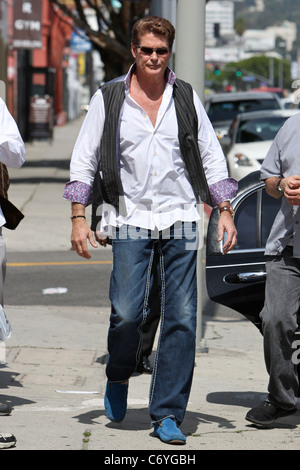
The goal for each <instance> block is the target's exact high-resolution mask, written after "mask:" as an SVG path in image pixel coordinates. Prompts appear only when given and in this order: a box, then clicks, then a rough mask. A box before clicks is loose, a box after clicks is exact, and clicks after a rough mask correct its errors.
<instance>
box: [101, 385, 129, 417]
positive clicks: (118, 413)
mask: <svg viewBox="0 0 300 470" xmlns="http://www.w3.org/2000/svg"><path fill="white" fill-rule="evenodd" d="M127 393H128V384H122V383H111V382H109V381H107V384H106V390H105V396H104V407H105V411H106V416H107V417H108V419H110V420H111V421H113V422H115V423H120V422H121V421H123V419H124V418H125V415H126V410H127Z"/></svg>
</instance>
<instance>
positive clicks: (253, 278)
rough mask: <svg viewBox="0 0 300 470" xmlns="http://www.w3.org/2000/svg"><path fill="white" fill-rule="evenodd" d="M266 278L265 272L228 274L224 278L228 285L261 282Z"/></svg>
mask: <svg viewBox="0 0 300 470" xmlns="http://www.w3.org/2000/svg"><path fill="white" fill-rule="evenodd" d="M266 278H267V274H266V272H265V271H259V272H258V271H256V272H255V271H254V272H248V273H230V274H227V275H226V276H225V277H224V281H225V282H227V283H228V284H251V283H252V282H262V281H265V280H266Z"/></svg>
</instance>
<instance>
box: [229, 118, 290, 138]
mask: <svg viewBox="0 0 300 470" xmlns="http://www.w3.org/2000/svg"><path fill="white" fill-rule="evenodd" d="M286 119H287V117H284V116H276V117H271V118H264V119H261V118H260V119H251V120H247V119H245V120H243V121H241V122H240V125H239V129H238V132H237V137H236V142H237V143H238V144H243V143H248V142H261V141H264V140H273V139H274V138H275V136H276V134H277V132H278V131H279V129H280V128H281V126H282V125H283V123H284V122H285V121H286Z"/></svg>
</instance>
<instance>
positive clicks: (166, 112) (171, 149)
mask: <svg viewBox="0 0 300 470" xmlns="http://www.w3.org/2000/svg"><path fill="white" fill-rule="evenodd" d="M174 80H175V75H174V74H173V72H171V71H169V80H168V82H167V84H166V87H165V90H164V93H163V98H162V103H161V105H160V108H159V111H158V114H157V119H156V123H155V126H153V125H152V123H151V121H150V119H149V117H148V115H147V113H146V112H145V111H144V109H143V108H142V107H141V106H140V105H139V104H138V103H137V102H136V101H135V100H134V99H133V98H132V97H131V95H130V88H129V83H130V72H129V73H128V75H127V76H126V78H125V100H124V104H123V108H122V111H121V115H120V123H119V155H120V177H121V181H122V186H123V189H124V203H125V207H126V215H125V216H124V215H121V214H119V213H117V212H116V210H115V208H114V207H112V206H111V205H109V204H107V203H105V202H104V204H103V206H102V222H101V224H102V226H101V231H106V233H108V234H110V230H109V227H118V226H121V225H123V224H128V225H133V226H136V227H142V228H145V229H151V230H154V229H158V230H163V229H165V228H168V227H170V226H171V225H172V224H173V223H175V222H176V221H179V220H180V221H198V220H199V211H198V208H197V204H196V199H195V196H194V192H193V189H192V186H191V183H190V180H189V175H188V173H187V169H186V166H185V164H184V161H183V159H182V156H181V152H180V146H179V140H178V125H177V118H176V110H175V104H174V100H173V84H174ZM194 103H195V107H196V111H197V115H198V123H199V127H198V143H199V148H200V152H201V156H202V160H203V166H204V169H205V174H206V177H207V181H208V185H209V186H210V187H213V186H214V185H216V194H217V195H218V197H220V192H221V193H222V190H221V191H220V181H221V180H225V181H227V182H229V185H226V183H225V182H224V184H223V194H222V195H221V200H229V199H231V197H233V195H234V194H235V190H234V189H233V187H234V188H235V189H236V185H235V181H234V180H231V179H229V178H228V172H227V166H226V161H225V158H224V154H223V152H222V150H221V147H220V144H219V141H218V139H217V137H216V135H215V132H214V130H213V128H212V125H211V123H210V121H209V119H208V117H207V114H206V112H205V111H204V108H203V106H202V104H201V101H200V99H199V97H198V96H197V94H196V93H195V92H194ZM104 120H105V109H104V102H103V97H102V92H101V90H98V91H97V92H96V93H95V95H94V96H93V98H92V100H91V103H90V106H89V111H88V113H87V116H86V118H85V121H84V123H83V126H82V128H81V130H80V133H79V136H78V138H77V142H76V144H75V147H74V151H73V155H72V160H71V171H70V180H71V182H70V183H68V185H67V186H66V189H65V193H64V197H65V198H67V199H70V200H73V201H76V202H82V203H83V204H85V205H87V204H88V203H89V202H90V196H91V194H90V192H89V190H88V189H87V188H91V186H92V184H93V180H94V174H95V172H96V171H97V168H98V163H99V161H100V171H101V155H100V140H101V136H102V133H103V126H104ZM78 182H80V183H81V184H80V183H79V184H78ZM82 183H84V185H82ZM79 193H80V194H81V195H80V194H79ZM82 196H83V197H82ZM219 202H221V201H216V204H217V203H219ZM99 215H100V214H99Z"/></svg>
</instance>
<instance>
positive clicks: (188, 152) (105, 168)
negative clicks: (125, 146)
mask: <svg viewBox="0 0 300 470" xmlns="http://www.w3.org/2000/svg"><path fill="white" fill-rule="evenodd" d="M101 90H102V94H103V99H104V105H105V123H104V130H103V135H102V139H101V147H100V151H101V171H102V178H101V179H100V176H98V175H99V172H98V173H97V177H96V179H95V183H94V188H93V213H92V226H94V224H95V223H96V220H95V211H96V208H97V207H98V205H100V204H101V202H102V200H104V201H106V202H108V203H109V204H112V205H113V206H114V207H115V208H116V209H117V210H119V211H120V212H122V211H121V208H120V207H119V197H120V196H122V195H123V188H122V182H121V179H120V173H119V161H118V145H119V143H118V139H117V136H118V124H119V117H120V112H121V108H122V105H123V102H124V99H125V83H124V81H112V82H109V83H107V84H105V85H103V86H102V87H101ZM173 98H174V104H175V109H176V115H177V123H178V139H179V144H180V151H181V154H182V157H183V160H184V163H185V165H186V168H187V171H188V174H189V178H190V182H191V185H192V188H193V191H194V194H195V198H196V200H197V202H200V201H203V202H206V203H207V204H209V205H210V206H211V205H212V202H211V196H210V192H209V188H208V184H207V181H206V176H205V173H204V169H203V165H202V159H201V156H200V152H199V147H198V142H197V136H198V118H197V114H196V110H195V107H194V102H193V90H192V87H191V85H190V84H188V83H186V82H184V81H183V80H179V79H176V80H175V84H174V86H173ZM97 178H99V180H98V179H97ZM97 219H98V218H97Z"/></svg>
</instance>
